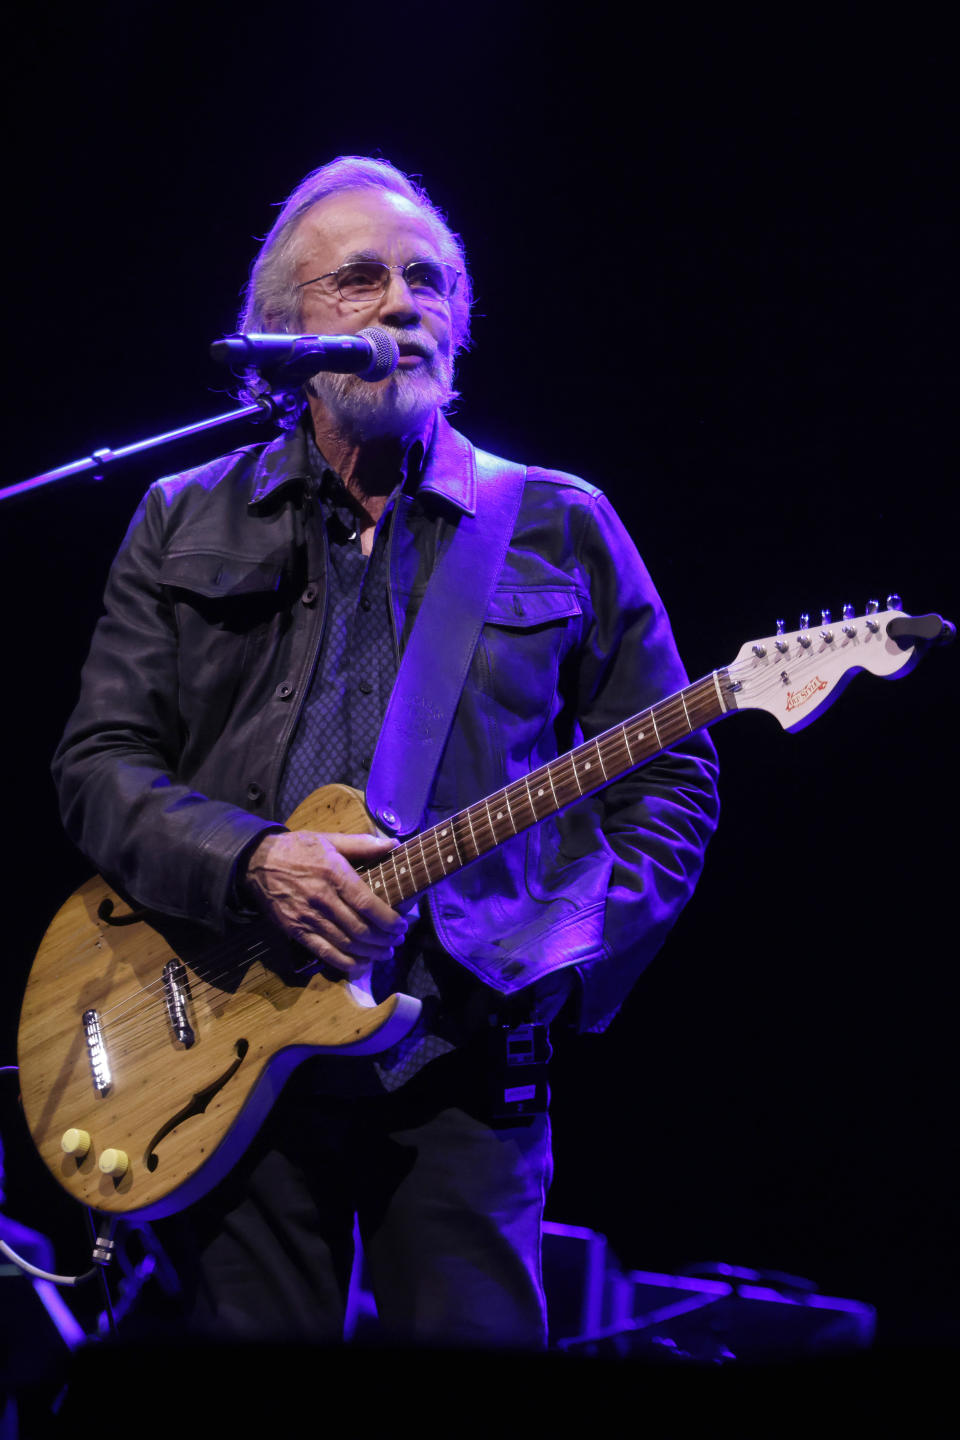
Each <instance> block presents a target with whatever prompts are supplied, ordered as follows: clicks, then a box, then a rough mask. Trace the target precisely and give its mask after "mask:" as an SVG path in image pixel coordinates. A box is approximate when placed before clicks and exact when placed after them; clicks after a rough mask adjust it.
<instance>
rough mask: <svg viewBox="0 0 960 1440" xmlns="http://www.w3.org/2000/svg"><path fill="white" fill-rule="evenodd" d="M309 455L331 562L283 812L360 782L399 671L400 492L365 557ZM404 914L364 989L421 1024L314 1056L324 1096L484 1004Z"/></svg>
mask: <svg viewBox="0 0 960 1440" xmlns="http://www.w3.org/2000/svg"><path fill="white" fill-rule="evenodd" d="M307 453H308V456H309V459H310V466H311V471H312V473H313V476H314V480H315V482H316V490H317V503H316V508H315V511H314V514H313V516H312V517H311V518H312V523H313V524H315V525H317V526H319V527H321V528H322V535H321V536H320V539H321V542H322V543H325V544H326V550H327V557H328V563H327V587H326V614H325V619H324V629H323V639H322V642H321V648H320V655H319V657H318V660H317V666H316V670H315V672H314V675H313V680H312V683H311V685H310V689H309V691H308V694H307V696H306V698H305V701H304V705H303V709H302V711H301V713H300V717H299V719H298V722H297V728H296V731H295V733H294V736H293V740H292V742H291V745H290V750H289V751H288V754H287V758H286V762H285V764H284V769H283V774H282V776H281V779H280V791H279V804H278V808H279V813H280V814H281V815H289V814H290V813H291V812H292V811H293V810H294V809H295V808H296V807H297V805H298V804H299V803H300V802H301V801H302V800H304V799H305V798H306V796H307V795H309V794H310V793H311V792H312V791H313V790H316V789H317V788H318V787H319V786H321V785H326V784H330V783H332V782H335V781H339V782H341V783H343V784H346V785H353V786H355V787H356V788H357V789H359V790H362V789H364V788H365V786H366V782H367V776H368V775H369V772H370V765H371V762H372V759H373V753H374V750H375V748H376V743H377V737H378V735H379V733H380V728H381V725H382V724H383V717H384V715H385V713H386V708H387V704H388V702H389V699H390V692H391V690H392V688H393V682H394V680H395V679H396V674H397V666H398V659H397V646H396V641H395V639H394V634H393V622H392V618H391V614H390V603H389V592H388V585H387V578H388V572H389V554H390V550H389V546H390V527H391V525H392V524H393V523H394V517H395V515H396V513H397V509H398V506H397V500H398V495H399V487H398V491H397V492H395V493H394V495H392V496H391V497H390V500H389V502H388V504H387V507H386V509H385V511H384V513H383V515H382V517H381V518H380V521H379V522H378V524H377V527H376V530H375V532H374V540H373V548H372V550H371V553H370V555H369V557H368V556H366V555H364V554H363V551H362V549H361V544H360V536H359V531H358V527H357V522H356V514H355V512H354V511H353V509H352V508H351V506H350V503H349V499H348V497H347V493H346V490H345V488H344V485H343V482H342V481H341V480H340V478H339V476H337V475H336V474H334V472H333V471H332V470H331V469H330V467H329V466H328V465H327V463H326V461H325V460H324V459H323V456H322V455H321V454H320V452H319V450H318V449H317V447H316V444H315V442H314V439H313V436H312V434H310V433H309V431H308V439H307ZM424 911H426V907H425V906H424ZM410 918H411V921H412V923H411V926H410V930H409V932H408V935H407V939H406V941H405V943H404V945H403V947H402V948H401V949H399V950H398V951H397V952H396V954H395V956H394V959H393V960H392V961H381V962H380V963H379V964H377V965H376V966H375V967H374V970H373V974H372V977H371V988H372V990H373V994H374V997H375V999H376V1000H377V1001H380V1000H384V999H386V998H387V996H388V995H390V994H392V993H393V992H394V991H395V990H403V991H405V992H406V993H407V994H408V995H413V996H415V997H416V998H417V999H418V1000H420V1001H421V1003H422V1005H423V1010H422V1012H421V1015H420V1019H419V1021H418V1022H417V1024H416V1025H415V1027H414V1029H413V1030H412V1031H411V1033H410V1034H409V1035H407V1036H406V1038H405V1039H404V1040H401V1041H400V1042H399V1043H398V1044H396V1045H394V1046H392V1047H391V1048H390V1049H389V1050H386V1051H384V1052H383V1053H382V1054H380V1055H378V1056H375V1057H373V1059H372V1060H367V1059H351V1058H348V1057H344V1058H343V1059H335V1060H331V1061H320V1062H317V1065H318V1066H319V1068H320V1071H322V1077H321V1078H319V1080H318V1084H319V1086H320V1088H322V1089H323V1091H324V1093H327V1094H329V1093H331V1092H336V1093H348V1094H370V1093H373V1094H375V1093H378V1092H382V1091H383V1090H388V1091H389V1090H395V1089H397V1088H398V1087H399V1086H400V1085H402V1084H403V1083H404V1082H405V1081H407V1080H409V1079H410V1077H411V1076H412V1075H414V1074H416V1073H417V1071H418V1070H420V1069H421V1068H422V1067H423V1066H424V1065H425V1064H426V1063H427V1061H428V1060H432V1059H433V1058H434V1057H435V1056H437V1055H442V1054H447V1053H449V1052H450V1051H451V1050H453V1049H455V1048H456V1047H457V1046H458V1045H459V1044H460V1043H462V1041H463V1039H464V1038H465V1033H466V1032H465V1031H464V1030H463V1023H464V1016H468V1015H469V1016H474V1015H476V1014H477V1013H478V1012H479V1011H481V1010H483V1009H484V1008H489V1007H488V1004H487V1000H486V998H485V995H484V993H483V992H484V989H485V987H483V986H481V985H480V984H479V982H477V981H475V980H474V979H473V977H471V976H470V975H468V973H467V972H466V971H464V970H463V969H462V968H461V967H460V966H457V965H456V964H455V963H454V962H453V961H452V960H450V959H449V957H448V956H446V955H445V954H444V952H443V951H442V950H441V949H440V946H439V944H438V942H437V940H436V939H435V937H434V936H433V932H432V927H431V926H430V924H429V921H428V920H427V919H426V918H423V919H421V918H420V917H419V916H412V917H410ZM471 1028H472V1024H471ZM316 1068H317V1067H316V1066H315V1069H316Z"/></svg>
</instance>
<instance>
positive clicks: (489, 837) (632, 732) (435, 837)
mask: <svg viewBox="0 0 960 1440" xmlns="http://www.w3.org/2000/svg"><path fill="white" fill-rule="evenodd" d="M728 684H729V682H728V675H727V671H726V670H715V671H714V672H713V673H712V674H710V675H707V676H705V677H704V679H702V680H697V681H695V683H694V684H692V685H688V686H687V687H686V689H684V690H678V691H677V693H676V694H675V695H670V696H668V697H667V699H666V700H660V701H658V702H657V704H656V705H653V706H651V707H650V709H649V710H644V711H643V712H642V713H641V714H639V715H634V716H633V718H632V719H630V720H626V721H625V722H624V723H623V724H622V725H615V726H614V727H613V729H611V730H605V731H604V732H603V734H602V735H597V736H595V737H594V738H593V739H592V740H586V741H584V743H583V744H582V745H578V746H577V748H576V749H575V750H570V751H569V752H568V753H567V754H566V755H560V756H558V757H557V759H556V760H551V761H550V762H549V764H547V765H543V766H541V768H540V769H539V770H534V771H533V772H532V773H531V774H530V775H525V776H524V777H523V778H522V779H520V780H514V781H513V782H512V783H511V784H510V785H508V786H506V788H505V789H503V790H497V791H496V792H495V793H494V794H493V795H488V796H487V797H486V799H485V800H479V801H477V803H476V804H474V805H470V806H469V807H468V808H467V809H466V810H460V811H459V812H458V813H457V814H456V815H453V816H451V817H450V819H449V820H442V821H441V822H440V823H439V824H438V825H434V826H432V827H431V828H430V829H429V830H421V831H420V833H419V834H417V835H414V836H412V837H411V839H409V840H406V841H404V842H403V844H402V845H398V846H397V848H396V849H395V850H391V852H390V854H389V855H388V857H387V858H386V860H384V861H382V862H381V863H380V864H379V865H375V866H373V867H371V868H370V869H369V870H365V871H362V872H361V873H362V876H363V879H364V880H366V882H367V884H368V885H369V886H370V887H371V889H372V890H375V891H377V892H378V893H379V894H381V895H382V896H383V898H384V899H385V900H386V901H387V902H388V903H389V904H390V905H394V906H395V905H398V904H399V903H400V902H401V901H403V900H410V899H412V897H413V896H414V895H417V894H419V893H420V891H421V890H426V889H427V888H428V886H430V885H433V884H434V883H435V881H437V880H442V879H443V877H444V876H445V875H452V874H453V873H454V871H455V870H460V869H462V868H463V866H464V865H469V864H470V863H471V861H473V860H476V859H478V858H479V857H480V856H481V855H486V854H487V853H488V851H490V850H493V849H495V848H496V846H498V845H500V844H502V843H503V841H504V840H509V838H510V836H511V835H519V833H520V831H521V830H527V829H529V827H530V826H531V825H536V824H538V823H539V821H541V820H545V819H546V818H547V816H548V815H556V814H557V813H558V811H560V810H564V809H565V808H566V807H567V806H568V805H573V804H575V803H576V801H577V800H581V799H582V798H583V797H584V796H585V795H593V794H595V793H596V791H598V790H602V789H603V788H604V786H605V785H609V784H611V783H612V782H613V781H614V780H619V779H621V778H622V777H623V776H624V775H628V774H629V773H630V772H631V770H637V769H639V767H640V766H641V765H644V764H646V762H647V761H648V760H652V759H653V757H654V755H658V754H659V753H660V751H661V750H665V749H666V748H667V747H668V746H670V745H673V744H675V743H676V742H677V741H678V740H681V739H683V738H684V737H685V736H687V735H689V734H691V733H692V731H694V730H700V729H702V728H703V727H704V726H705V725H710V724H712V723H713V721H715V720H719V719H720V717H721V716H722V715H725V714H726V713H727V711H728V710H730V709H732V708H733V707H732V706H731V705H730V704H728V703H727V702H726V701H725V700H724V698H723V692H724V689H725V688H726V687H728Z"/></svg>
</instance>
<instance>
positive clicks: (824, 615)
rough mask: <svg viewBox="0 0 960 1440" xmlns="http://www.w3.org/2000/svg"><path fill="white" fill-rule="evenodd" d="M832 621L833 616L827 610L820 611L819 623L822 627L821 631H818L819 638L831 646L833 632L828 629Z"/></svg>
mask: <svg viewBox="0 0 960 1440" xmlns="http://www.w3.org/2000/svg"><path fill="white" fill-rule="evenodd" d="M832 619H833V616H832V614H831V613H830V611H829V610H821V611H820V623H821V625H822V626H823V629H822V630H821V631H820V635H821V638H822V639H824V640H825V641H826V642H827V644H828V645H832V644H833V631H832V630H831V629H830V622H831V621H832Z"/></svg>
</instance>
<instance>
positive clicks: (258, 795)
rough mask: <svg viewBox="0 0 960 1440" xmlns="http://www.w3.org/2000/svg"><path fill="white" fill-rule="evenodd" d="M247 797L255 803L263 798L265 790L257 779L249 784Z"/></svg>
mask: <svg viewBox="0 0 960 1440" xmlns="http://www.w3.org/2000/svg"><path fill="white" fill-rule="evenodd" d="M247 799H248V800H252V801H253V802H254V804H257V803H259V801H261V800H262V799H263V790H262V789H261V788H260V786H259V785H258V784H257V782H256V781H255V780H254V781H253V782H252V783H251V784H250V785H248V786H247Z"/></svg>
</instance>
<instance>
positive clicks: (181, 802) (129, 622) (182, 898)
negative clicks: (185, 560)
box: [53, 483, 277, 928]
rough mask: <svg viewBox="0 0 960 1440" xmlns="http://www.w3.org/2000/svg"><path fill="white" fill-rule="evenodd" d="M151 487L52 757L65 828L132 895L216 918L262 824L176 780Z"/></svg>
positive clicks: (170, 631)
mask: <svg viewBox="0 0 960 1440" xmlns="http://www.w3.org/2000/svg"><path fill="white" fill-rule="evenodd" d="M170 503H171V502H170V499H169V497H168V495H167V493H166V492H165V490H164V489H163V487H162V485H161V484H159V483H158V484H157V485H154V486H152V487H151V489H150V490H149V491H148V492H147V494H146V496H145V498H144V500H143V502H142V503H141V505H140V507H139V509H138V510H137V513H136V515H135V516H134V518H133V520H132V522H131V524H130V528H129V530H128V531H127V534H126V537H125V538H124V541H123V543H122V545H121V547H120V550H119V552H118V554H117V557H116V559H115V561H114V563H113V566H112V569H111V571H110V576H109V580H108V582H107V587H106V592H105V596H104V607H105V613H104V615H103V616H102V618H101V619H100V621H99V623H98V625H97V627H96V630H95V632H94V636H93V641H92V644H91V647H90V653H89V656H88V658H87V661H86V664H85V665H84V668H83V675H82V678H81V689H80V698H79V701H78V703H77V706H76V709H75V710H74V712H73V714H72V716H71V718H70V720H69V722H68V724H67V728H66V731H65V733H64V736H63V739H62V740H61V742H60V744H59V746H58V748H57V752H56V755H55V756H54V760H53V776H54V781H55V783H56V785H57V788H58V791H59V796H60V809H61V815H62V818H63V823H64V826H65V828H66V830H67V833H68V835H69V836H70V838H71V839H72V840H73V841H74V843H75V844H76V845H77V846H78V847H79V849H80V850H81V851H83V853H84V854H85V855H86V856H87V857H88V859H90V860H91V861H92V862H93V864H94V865H96V867H97V868H98V869H99V870H100V871H101V872H102V873H103V874H104V876H105V877H106V878H107V879H108V880H109V881H110V882H111V883H112V884H114V885H116V886H117V887H118V888H120V889H121V890H122V891H123V892H124V893H125V894H127V895H128V896H130V897H131V898H132V899H133V900H135V901H136V902H137V903H138V904H139V905H142V906H145V907H147V908H148V909H153V910H157V911H160V912H162V913H165V914H169V915H176V916H179V917H185V918H188V919H191V920H198V921H201V922H203V923H205V924H207V925H211V926H215V927H217V928H220V927H222V925H223V923H224V918H225V915H226V913H227V909H228V904H229V900H230V892H231V885H232V880H233V874H234V870H235V867H236V864H237V861H238V859H239V857H240V855H241V854H242V852H243V851H244V850H246V849H247V848H248V847H249V846H250V845H251V844H252V843H253V842H254V841H255V839H256V837H257V836H258V835H259V834H262V833H265V832H266V831H267V830H269V829H276V828H277V827H276V826H274V825H270V824H267V823H265V822H264V820H263V818H262V817H257V816H255V815H252V814H250V813H249V812H248V811H245V810H243V809H241V808H239V807H237V806H235V805H231V804H228V803H225V802H223V801H218V800H212V799H210V798H209V797H208V796H206V795H202V794H200V793H198V792H197V791H196V790H194V789H192V788H191V787H190V786H189V785H187V784H184V783H182V782H181V781H180V780H178V778H177V776H178V758H179V755H180V753H181V749H182V743H183V736H182V733H181V730H182V722H181V719H180V708H179V704H178V691H179V671H178V658H177V634H176V626H175V621H174V614H173V608H172V605H171V603H170V599H169V595H168V594H167V592H166V591H165V590H164V588H163V586H162V585H161V584H160V579H159V576H160V565H161V559H162V555H163V550H164V539H165V532H166V529H167V526H168V518H169V517H168V511H169V505H170Z"/></svg>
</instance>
